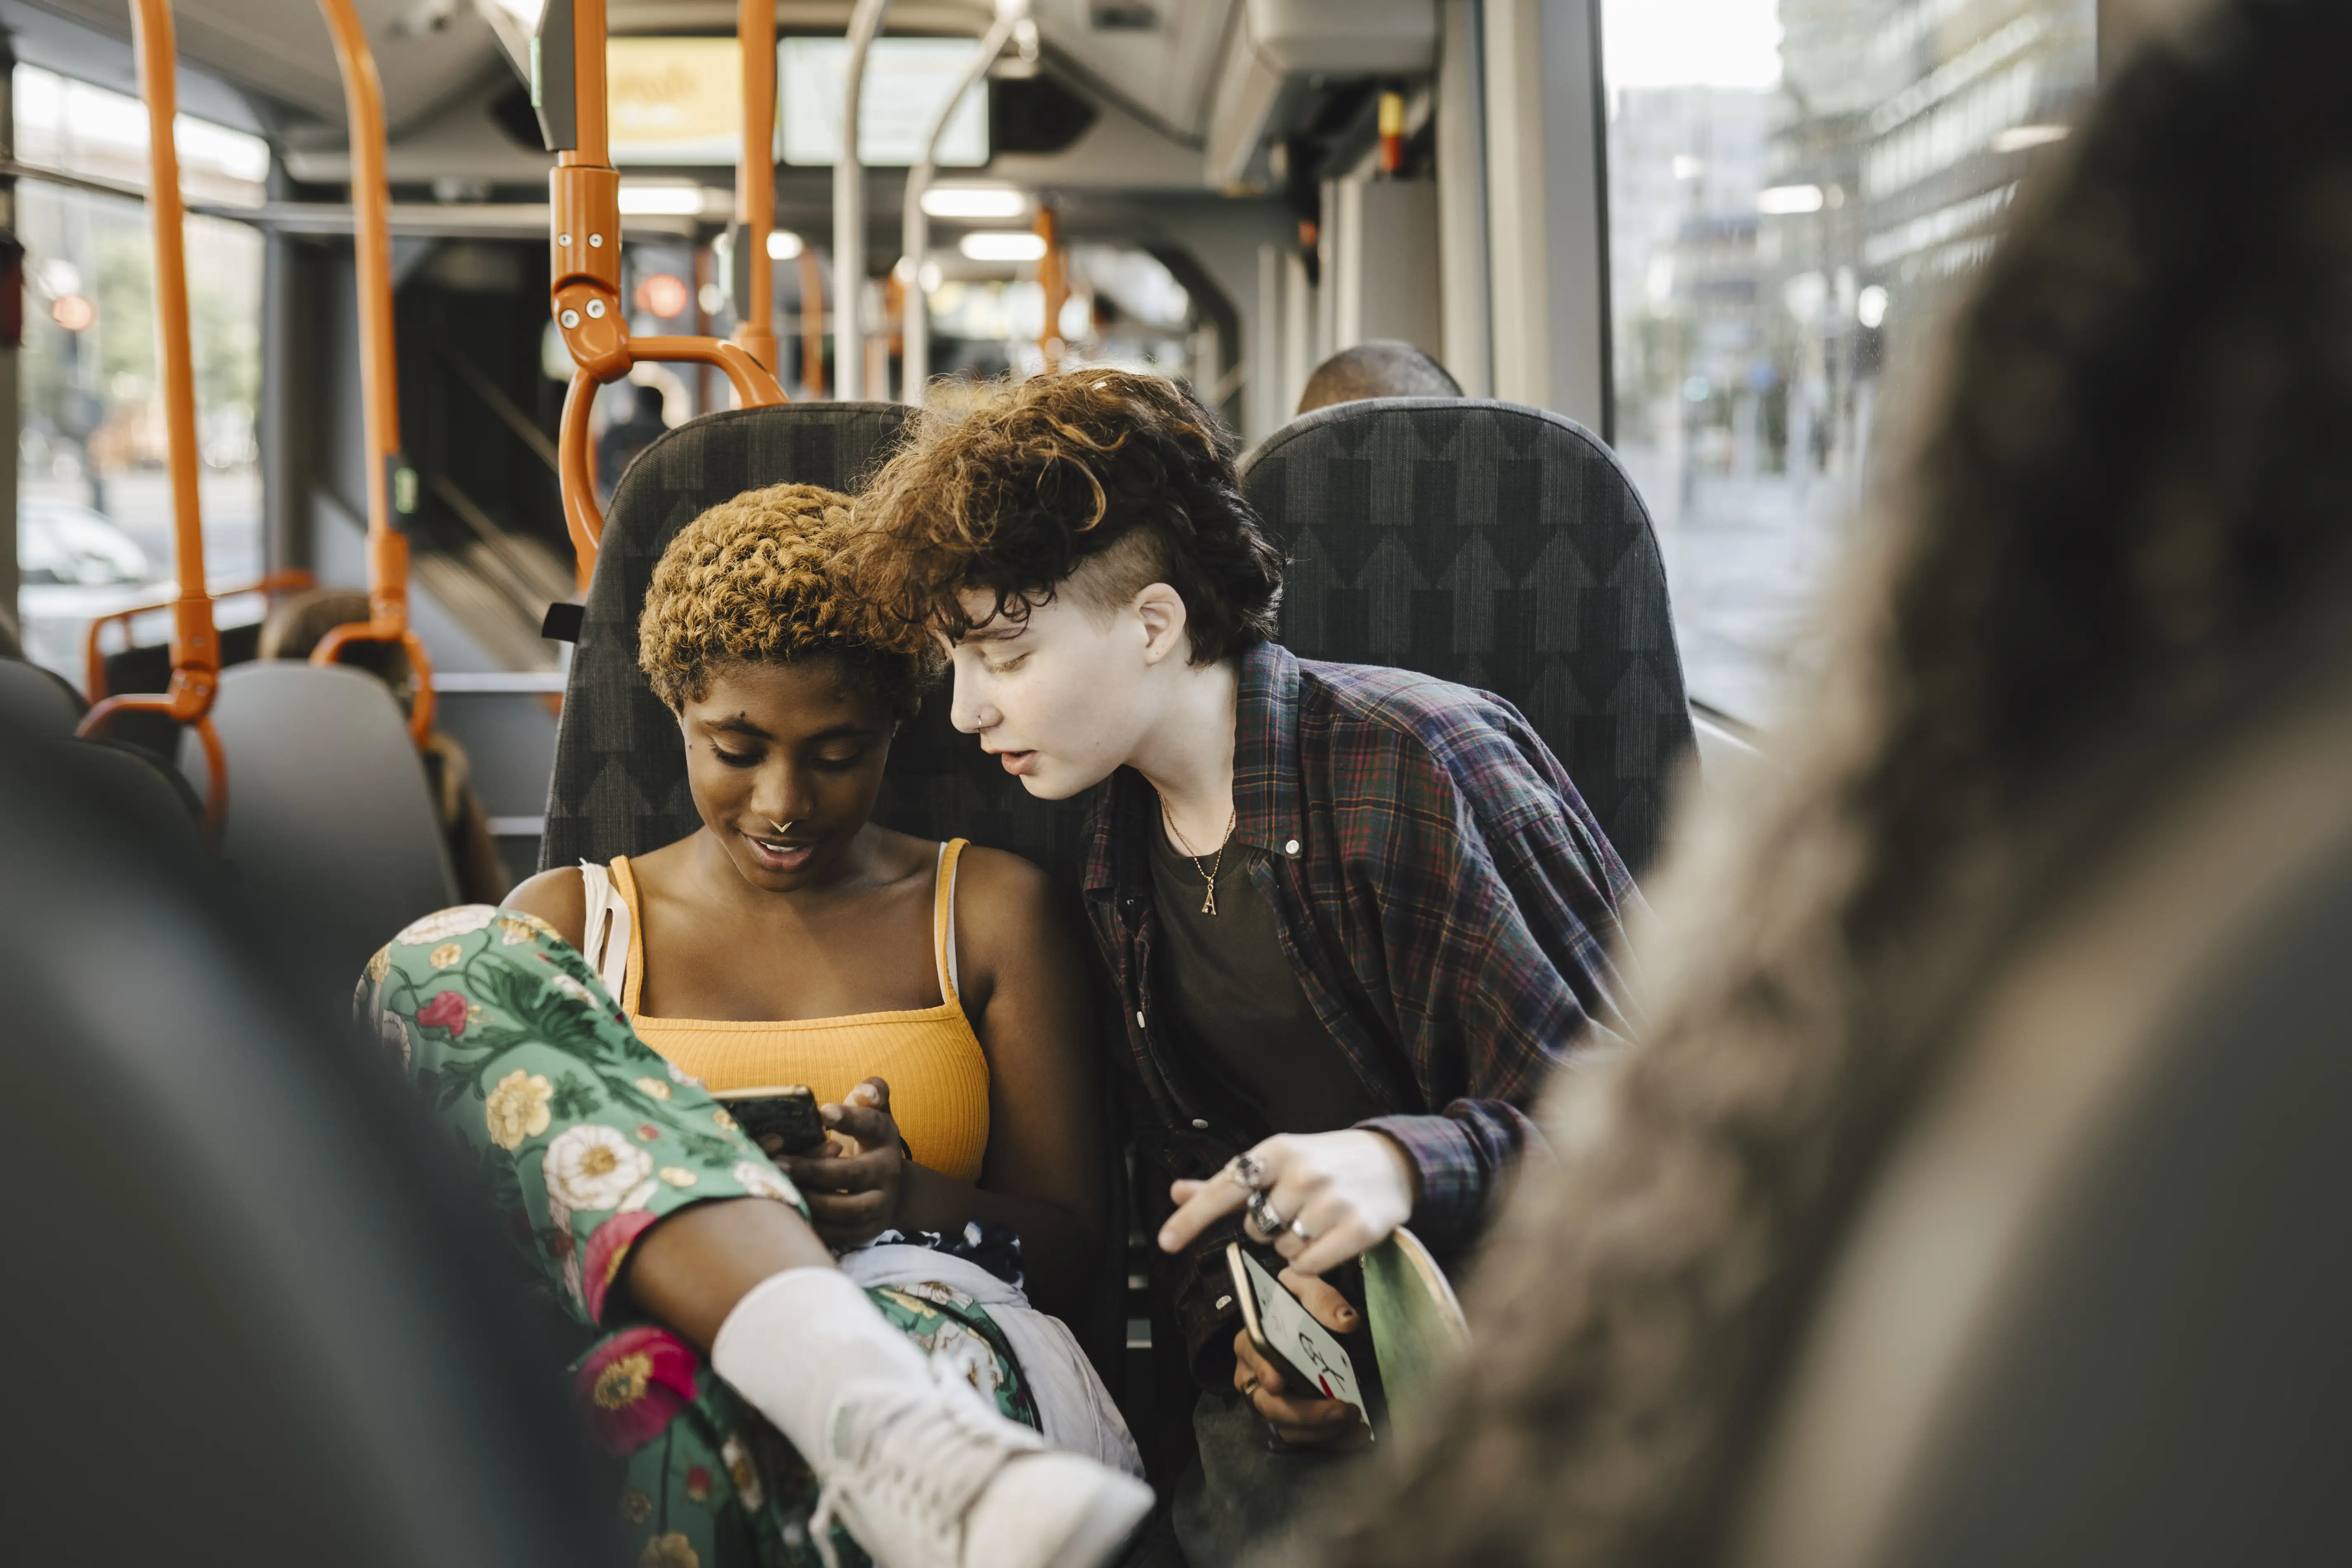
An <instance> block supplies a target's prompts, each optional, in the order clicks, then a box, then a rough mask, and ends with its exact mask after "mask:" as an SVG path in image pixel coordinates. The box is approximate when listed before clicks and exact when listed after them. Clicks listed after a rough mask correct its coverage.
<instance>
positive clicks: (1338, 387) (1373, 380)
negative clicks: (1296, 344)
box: [1298, 338, 1462, 414]
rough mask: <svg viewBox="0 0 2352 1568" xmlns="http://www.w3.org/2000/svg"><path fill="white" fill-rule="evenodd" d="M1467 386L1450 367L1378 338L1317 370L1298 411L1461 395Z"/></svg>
mask: <svg viewBox="0 0 2352 1568" xmlns="http://www.w3.org/2000/svg"><path fill="white" fill-rule="evenodd" d="M1461 395H1462V384H1461V383H1459V382H1457V381H1455V380H1454V378H1453V377H1452V376H1450V375H1448V374H1445V367H1444V365H1442V364H1440V363H1437V362H1436V361H1435V360H1433V359H1432V358H1430V357H1429V356H1428V355H1427V354H1425V353H1422V352H1421V351H1420V350H1419V349H1417V348H1415V347H1413V346H1412V344H1411V343H1408V342H1401V341H1399V340H1398V339H1395V338H1374V339H1373V340H1372V341H1371V342H1368V343H1358V344H1357V345H1356V346H1355V347H1354V348H1351V349H1341V350H1340V351H1339V353H1335V354H1333V355H1332V356H1331V357H1330V358H1329V359H1327V360H1325V361H1324V362H1323V363H1321V364H1318V365H1317V366H1316V367H1315V374H1313V375H1310V376H1308V377H1307V390H1306V391H1305V392H1303V393H1301V394H1300V395H1299V397H1298V412H1299V413H1301V414H1308V413H1312V412H1313V411H1314V410H1316V409H1318V408H1328V407H1329V406H1330V405H1332V404H1334V403H1355V402H1358V401H1360V399H1363V398H1367V397H1459V396H1461Z"/></svg>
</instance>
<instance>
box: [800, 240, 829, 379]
mask: <svg viewBox="0 0 2352 1568" xmlns="http://www.w3.org/2000/svg"><path fill="white" fill-rule="evenodd" d="M801 392H802V394H803V395H805V396H808V397H813V398H814V397H823V396H824V265H823V264H822V263H821V262H819V261H818V260H817V258H816V251H815V250H814V248H813V247H809V246H805V245H803V246H802V247H801Z"/></svg>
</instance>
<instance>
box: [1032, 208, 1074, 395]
mask: <svg viewBox="0 0 2352 1568" xmlns="http://www.w3.org/2000/svg"><path fill="white" fill-rule="evenodd" d="M1036 232H1037V237H1038V238H1040V239H1042V240H1044V241H1045V255H1044V256H1042V257H1040V258H1038V260H1037V282H1038V285H1039V287H1041V288H1042V289H1045V325H1044V326H1043V327H1042V328H1041V329H1039V331H1038V333H1037V352H1038V353H1041V354H1043V355H1045V373H1046V374H1048V375H1050V374H1053V373H1054V372H1055V371H1057V370H1059V369H1061V368H1062V350H1063V347H1064V345H1063V342H1062V307H1063V306H1064V305H1066V304H1067V303H1069V299H1070V272H1069V267H1068V265H1067V260H1068V258H1066V257H1065V256H1064V255H1063V253H1062V240H1061V236H1060V234H1059V232H1058V225H1057V224H1056V223H1055V216H1054V209H1053V208H1052V207H1051V206H1049V205H1045V203H1042V202H1041V203H1039V204H1038V206H1037V223H1036Z"/></svg>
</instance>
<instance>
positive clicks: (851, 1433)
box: [809, 1362, 1151, 1568]
mask: <svg viewBox="0 0 2352 1568" xmlns="http://www.w3.org/2000/svg"><path fill="white" fill-rule="evenodd" d="M931 1365H932V1373H933V1378H932V1383H931V1384H930V1386H929V1387H928V1388H926V1387H923V1386H921V1385H919V1384H913V1385H898V1386H889V1385H877V1384H872V1383H867V1384H863V1385H861V1386H860V1387H858V1388H857V1389H856V1390H855V1391H854V1392H852V1393H849V1394H845V1395H844V1396H843V1397H842V1398H840V1399H839V1400H837V1401H836V1402H835V1405H834V1407H833V1411H832V1413H831V1415H829V1417H828V1418H827V1420H826V1422H825V1435H826V1439H827V1442H826V1447H828V1448H829V1449H830V1450H831V1452H830V1454H829V1456H828V1458H829V1462H828V1463H827V1464H825V1465H824V1466H823V1467H821V1473H823V1474H824V1475H825V1477H826V1479H825V1483H824V1490H823V1492H822V1493H821V1494H820V1496H819V1498H818V1500H817V1507H816V1513H815V1515H814V1517H813V1518H812V1519H811V1520H810V1521H809V1531H810V1533H811V1535H812V1537H813V1538H814V1541H815V1543H816V1548H817V1552H818V1554H819V1555H820V1556H822V1557H823V1558H824V1561H825V1563H826V1565H827V1568H837V1565H836V1564H835V1560H834V1552H833V1542H832V1524H833V1521H834V1520H835V1519H836V1518H837V1519H839V1520H840V1521H841V1522H842V1523H843V1524H845V1525H847V1526H848V1527H849V1532H850V1533H851V1534H852V1535H854V1536H856V1538H857V1541H858V1544H860V1545H862V1546H864V1547H865V1548H866V1552H867V1553H868V1554H869V1555H870V1556H872V1557H873V1559H874V1560H875V1562H876V1563H879V1564H880V1565H881V1568H1100V1565H1101V1564H1102V1563H1106V1562H1108V1560H1109V1558H1110V1556H1111V1555H1112V1553H1114V1552H1117V1551H1118V1549H1119V1547H1120V1546H1122V1545H1124V1544H1125V1543H1126V1541H1127V1538H1128V1536H1129V1534H1130V1533H1131V1532H1132V1531H1134V1529H1135V1527H1136V1526H1137V1525H1138V1524H1139V1523H1141V1522H1142V1521H1143V1517H1144V1516H1145V1515H1146V1514H1148V1513H1150V1511H1151V1489H1150V1487H1148V1486H1145V1485H1144V1484H1143V1483H1142V1482H1141V1481H1139V1480H1137V1479H1135V1478H1134V1477H1132V1476H1127V1475H1122V1474H1120V1473H1119V1472H1118V1471H1117V1470H1113V1469H1109V1468H1106V1467H1104V1466H1102V1465H1098V1464H1097V1463H1095V1462H1094V1461H1093V1460H1092V1459H1087V1458H1079V1457H1078V1456H1077V1455H1076V1454H1068V1453H1063V1452H1061V1451H1059V1450H1056V1449H1052V1448H1048V1447H1046V1446H1045V1439H1044V1438H1043V1437H1040V1436H1038V1435H1037V1434H1036V1433H1034V1432H1033V1431H1031V1430H1030V1429H1029V1428H1028V1427H1026V1426H1022V1425H1021V1424H1020V1423H1019V1422H1016V1421H1008V1420H1006V1419H1005V1418H1004V1417H1003V1416H1002V1415H998V1414H997V1413H996V1412H995V1411H994V1410H992V1409H991V1408H990V1407H989V1406H988V1405H986V1404H985V1403H984V1402H983V1401H982V1399H981V1396H980V1394H978V1392H977V1391H975V1390H974V1389H973V1388H972V1386H971V1384H968V1383H966V1382H965V1381H964V1380H963V1378H962V1377H961V1375H960V1374H958V1373H955V1372H953V1371H952V1370H950V1369H949V1368H947V1367H946V1366H945V1365H944V1364H943V1363H936V1362H935V1363H931Z"/></svg>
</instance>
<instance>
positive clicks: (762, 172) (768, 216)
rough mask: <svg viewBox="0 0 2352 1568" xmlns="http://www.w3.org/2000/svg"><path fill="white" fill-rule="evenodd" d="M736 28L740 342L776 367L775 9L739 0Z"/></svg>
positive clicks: (767, 1) (770, 2)
mask: <svg viewBox="0 0 2352 1568" xmlns="http://www.w3.org/2000/svg"><path fill="white" fill-rule="evenodd" d="M735 31H736V35H737V37H739V38H740V41H741V50H742V55H743V156H742V158H741V160H740V162H739V163H737V164H736V165H735V222H736V225H737V228H736V232H735V265H736V266H737V267H739V268H750V269H751V270H750V271H749V272H748V273H746V274H745V281H746V283H747V285H748V287H747V288H746V289H745V290H744V295H743V301H744V303H745V304H746V305H747V306H749V307H750V309H749V310H746V311H745V312H744V315H743V319H742V320H741V321H738V322H737V323H736V324H735V341H736V342H739V343H740V344H742V345H743V350H744V352H745V353H749V354H750V355H751V357H752V358H753V359H755V360H758V361H759V362H760V363H761V367H762V368H764V369H766V370H768V371H771V372H772V371H773V370H774V369H775V368H776V294H775V289H776V279H775V274H774V268H773V264H772V262H770V261H769V259H768V232H769V230H771V229H772V228H774V227H775V226H776V7H775V5H774V0H740V5H739V7H738V9H737V11H736V13H735Z"/></svg>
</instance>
